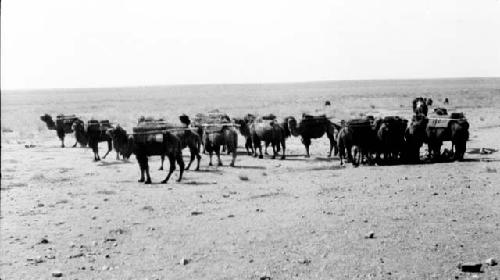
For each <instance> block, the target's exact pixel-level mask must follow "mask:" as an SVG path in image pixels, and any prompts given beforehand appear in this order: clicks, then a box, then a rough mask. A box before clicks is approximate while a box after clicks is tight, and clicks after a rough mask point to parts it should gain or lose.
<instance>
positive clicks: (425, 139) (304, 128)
mask: <svg viewBox="0 0 500 280" xmlns="http://www.w3.org/2000/svg"><path fill="white" fill-rule="evenodd" d="M446 103H447V100H445V104H446ZM326 105H329V102H328V101H327V103H326ZM431 105H432V99H430V98H422V97H418V98H415V99H414V100H413V106H412V107H413V117H412V119H411V121H408V120H406V119H404V118H402V117H399V116H387V117H384V118H373V117H372V116H367V117H363V118H358V119H352V120H349V121H341V122H340V123H336V122H333V121H331V120H330V119H329V118H328V117H326V116H325V115H318V116H313V115H307V114H303V115H302V119H301V120H300V121H297V119H296V118H295V117H292V116H290V117H286V118H284V119H282V120H278V118H277V117H276V116H274V115H272V114H270V115H266V116H260V117H258V116H255V115H252V114H247V115H245V116H244V117H242V118H230V117H229V116H228V115H227V114H223V113H220V112H218V111H215V112H211V113H208V114H198V115H196V117H195V118H194V120H193V121H192V120H191V119H190V118H189V117H188V116H186V115H182V116H180V117H179V121H180V122H179V124H172V123H167V122H165V121H163V120H162V119H156V120H155V119H152V118H144V117H141V118H139V120H138V123H137V126H136V127H134V128H133V131H132V132H131V133H128V132H127V131H125V130H124V129H123V128H122V127H121V126H120V125H116V126H114V125H112V124H111V123H109V121H107V120H105V121H96V120H90V121H88V122H87V123H85V122H84V121H82V120H81V119H80V118H78V117H76V116H75V115H70V116H63V115H59V116H57V118H56V121H54V120H53V119H52V117H51V116H50V115H48V114H45V115H44V116H41V120H42V121H43V122H45V123H46V125H47V127H48V128H49V129H50V130H56V132H57V135H58V137H59V139H60V140H61V143H62V147H64V137H65V134H68V133H74V136H75V138H76V142H75V144H74V145H73V147H76V145H77V144H80V145H81V146H82V147H85V146H87V145H88V146H89V147H90V148H92V151H93V153H94V160H96V161H98V160H100V157H99V154H98V144H99V143H100V142H107V143H108V151H107V153H106V154H105V155H104V156H103V158H105V157H106V156H107V155H108V154H109V153H110V151H111V150H112V149H113V147H114V149H115V151H116V158H117V159H120V156H121V157H122V158H123V159H128V158H129V157H130V156H131V155H132V154H135V156H136V158H137V161H138V163H139V167H140V172H141V177H140V179H139V182H145V183H146V184H150V183H151V177H150V174H149V165H148V157H149V156H161V159H162V160H161V167H160V170H162V169H163V161H164V159H165V157H167V158H168V160H169V163H170V169H169V172H168V174H167V176H166V178H165V179H164V180H163V181H161V182H162V183H167V181H168V180H169V178H170V176H171V175H172V173H173V172H174V170H175V169H176V164H177V165H178V166H179V169H180V173H179V178H178V180H177V181H180V180H181V179H182V174H183V172H184V170H185V169H186V170H187V169H189V168H190V166H191V164H192V163H193V162H194V160H195V159H196V160H197V165H196V168H195V170H199V167H200V159H201V155H200V153H202V152H203V153H208V154H209V157H210V161H209V165H210V166H211V165H212V155H213V154H214V153H215V154H216V156H217V160H218V165H219V166H221V165H222V161H221V158H220V153H221V148H222V149H223V151H224V150H225V151H226V152H227V153H228V154H231V155H232V160H231V163H230V166H234V163H235V160H236V154H237V153H236V150H237V147H238V134H241V135H242V136H243V137H244V139H245V149H246V151H247V153H248V154H249V155H253V156H255V157H259V158H263V153H262V148H263V147H262V146H263V145H262V142H263V143H264V149H265V153H266V154H267V148H268V146H271V147H272V158H273V159H275V158H276V157H280V158H281V159H285V157H286V139H287V138H289V137H291V136H294V137H299V136H300V138H301V140H302V143H303V144H304V146H305V150H306V157H309V156H310V154H309V146H310V145H311V139H316V138H321V137H323V136H324V135H325V134H326V136H327V137H328V139H329V142H330V145H329V152H328V157H331V155H332V150H333V151H334V154H335V155H338V156H339V158H340V163H341V165H343V164H344V162H345V161H347V162H352V164H353V165H354V166H358V165H359V164H361V163H368V164H373V163H395V162H406V163H417V162H419V161H420V148H421V147H422V145H423V144H424V143H426V144H427V145H428V157H429V158H431V159H433V160H440V159H442V157H444V156H446V157H451V158H452V159H453V160H461V159H463V157H464V153H465V150H466V142H467V140H468V138H469V124H468V122H467V120H466V118H465V117H464V115H463V114H462V113H451V114H450V115H448V112H447V111H446V109H444V108H435V109H434V113H433V114H432V116H428V107H429V106H431ZM443 141H451V143H452V150H451V151H447V154H446V155H445V154H444V153H443V154H442V153H441V146H442V143H443ZM185 148H189V150H190V154H191V157H190V161H189V164H188V165H187V166H186V167H185V166H184V161H183V158H182V150H183V149H185ZM280 154H281V155H280Z"/></svg>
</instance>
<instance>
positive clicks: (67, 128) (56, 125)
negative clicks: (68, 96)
mask: <svg viewBox="0 0 500 280" xmlns="http://www.w3.org/2000/svg"><path fill="white" fill-rule="evenodd" d="M40 119H41V120H42V121H43V122H44V123H45V124H46V125H47V128H48V129H49V130H55V131H56V133H57V136H58V137H59V139H60V140H61V147H63V148H64V138H65V136H66V134H70V133H73V129H72V127H73V123H74V122H75V121H79V120H80V119H78V118H77V117H76V116H75V115H69V116H64V115H58V116H57V117H56V121H55V122H54V120H53V119H52V117H51V116H50V115H49V114H45V115H43V116H41V117H40ZM77 143H78V141H75V144H74V145H73V147H76V144H77Z"/></svg>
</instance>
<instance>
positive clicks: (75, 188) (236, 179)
mask: <svg viewBox="0 0 500 280" xmlns="http://www.w3.org/2000/svg"><path fill="white" fill-rule="evenodd" d="M417 96H424V97H431V98H433V100H434V107H437V106H443V104H442V101H443V100H444V98H445V97H448V98H449V100H450V104H449V105H445V107H447V108H448V109H449V111H454V112H464V113H465V115H466V116H467V118H468V120H469V122H470V124H471V129H470V141H469V142H468V143H467V153H466V155H465V160H464V161H462V162H449V163H425V164H416V165H391V166H361V167H358V168H353V167H352V166H351V165H347V166H345V167H341V166H340V162H339V160H338V157H336V156H335V157H332V158H327V156H326V155H327V150H328V140H327V138H326V137H324V138H322V139H318V140H313V143H312V146H311V158H305V157H304V155H305V150H304V147H303V146H302V144H301V142H300V139H298V138H294V137H292V138H289V139H288V140H287V148H288V149H287V159H286V160H277V159H276V160H272V159H270V157H269V156H266V157H265V158H264V159H257V158H253V157H250V156H247V155H246V153H245V152H244V148H243V147H242V146H243V138H242V137H241V136H240V141H239V146H240V147H239V152H238V157H237V160H236V167H234V168H231V167H229V166H228V164H229V161H230V157H229V156H227V155H224V156H223V157H222V160H223V162H224V163H225V166H223V167H209V166H208V155H202V157H203V158H202V162H201V170H200V171H199V172H194V171H187V172H186V173H185V176H184V179H183V181H182V182H181V183H177V182H175V179H176V178H177V176H178V173H177V171H176V172H175V173H174V175H173V178H172V179H171V180H170V181H169V183H168V184H166V185H164V184H158V183H159V181H161V180H162V179H163V178H164V176H165V175H166V173H165V172H166V171H158V170H157V168H158V167H159V158H158V157H155V158H151V160H150V163H151V164H150V165H151V169H152V170H151V176H152V179H153V184H152V185H144V184H141V183H138V182H137V179H138V178H139V168H138V165H137V163H136V160H135V158H134V157H132V158H131V159H130V160H129V161H123V160H116V159H115V154H114V152H112V153H111V154H110V155H109V156H108V157H107V158H106V159H104V160H102V161H100V162H94V161H93V155H92V153H91V151H90V150H89V149H86V148H71V145H72V144H73V143H74V138H73V137H72V136H68V137H67V138H66V146H67V148H61V147H60V146H59V141H58V139H57V137H56V134H55V132H54V131H49V130H47V128H46V126H45V124H44V123H42V122H41V121H40V116H41V115H43V114H44V113H49V114H52V115H53V116H54V115H55V114H58V113H64V114H76V115H78V116H81V117H82V118H84V119H85V120H88V119H90V118H96V119H109V120H111V121H112V122H115V123H120V125H122V126H123V127H124V128H125V129H127V130H128V131H130V130H131V128H132V126H133V125H134V123H135V122H136V121H137V118H138V117H139V116H141V115H144V116H153V117H164V118H166V119H167V120H170V121H172V122H177V121H178V116H179V115H180V114H183V113H185V114H187V115H190V116H194V114H196V113H199V112H207V111H209V110H212V109H219V110H221V111H224V112H227V113H228V114H229V115H230V116H232V117H242V116H243V115H245V114H247V113H254V114H266V113H273V114H275V115H277V116H278V117H279V118H283V117H286V116H290V115H292V116H295V117H296V118H299V117H300V115H301V114H302V113H304V112H307V113H312V114H317V113H325V114H327V115H328V116H329V117H332V118H333V119H334V120H341V119H349V118H355V117H358V116H361V115H374V116H386V115H400V116H403V117H405V118H408V119H409V118H411V114H412V112H411V101H412V99H413V98H414V97H417ZM1 97H2V100H1V101H2V108H1V120H2V124H1V129H2V134H1V135H2V139H1V141H2V148H1V152H2V154H1V192H0V194H1V217H0V226H1V236H0V237H1V239H0V277H1V278H2V279H51V278H53V276H52V272H54V271H60V272H61V273H62V278H63V279H266V277H269V278H270V279H497V278H500V266H487V265H483V267H484V268H483V272H482V273H463V272H461V271H460V270H459V269H458V268H457V265H458V264H459V263H465V262H483V261H484V260H485V259H488V258H496V259H497V260H498V259H499V258H500V173H499V172H500V156H499V154H498V153H497V152H495V151H498V150H499V149H500V141H499V139H500V79H497V78H488V79H486V78H485V79H479V78H478V79H441V80H387V81H339V82H313V83H296V84H268V85H264V84H263V85H197V86H158V87H136V88H113V89H78V90H39V91H3V92H2V96H1ZM326 100H329V101H331V103H332V105H331V106H328V107H327V106H324V103H325V101H326ZM104 146H105V145H103V144H101V145H100V152H101V154H102V153H104V151H105V147H104ZM449 146H450V144H449V143H446V144H445V147H443V148H449ZM481 148H487V149H486V151H493V153H487V154H485V153H480V150H481ZM425 149H426V147H425V146H424V147H423V148H422V151H421V152H422V154H424V153H425ZM483 150H484V149H483ZM188 154H189V151H188V150H184V157H185V160H186V161H187V159H188ZM167 165H168V164H167ZM369 232H373V234H374V235H373V238H365V236H366V235H367V234H368V233H369ZM181 259H184V260H185V261H182V264H181V263H180V262H181Z"/></svg>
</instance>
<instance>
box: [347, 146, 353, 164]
mask: <svg viewBox="0 0 500 280" xmlns="http://www.w3.org/2000/svg"><path fill="white" fill-rule="evenodd" d="M347 160H348V162H352V147H351V146H349V147H347Z"/></svg>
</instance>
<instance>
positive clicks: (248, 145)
mask: <svg viewBox="0 0 500 280" xmlns="http://www.w3.org/2000/svg"><path fill="white" fill-rule="evenodd" d="M245 149H246V150H247V155H252V154H253V146H252V140H251V139H250V137H248V138H247V139H245Z"/></svg>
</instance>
